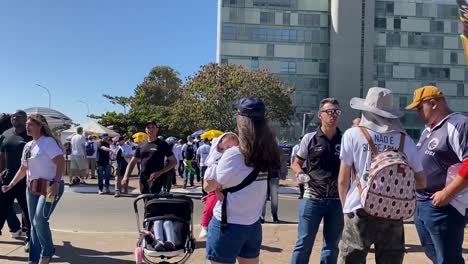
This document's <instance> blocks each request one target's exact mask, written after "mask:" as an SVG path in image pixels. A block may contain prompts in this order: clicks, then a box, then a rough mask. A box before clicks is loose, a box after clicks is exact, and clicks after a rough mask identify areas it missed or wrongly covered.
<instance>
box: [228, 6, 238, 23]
mask: <svg viewBox="0 0 468 264" xmlns="http://www.w3.org/2000/svg"><path fill="white" fill-rule="evenodd" d="M237 11H238V9H237V8H230V9H229V22H238V20H239V19H238V18H239V16H238V15H237Z"/></svg>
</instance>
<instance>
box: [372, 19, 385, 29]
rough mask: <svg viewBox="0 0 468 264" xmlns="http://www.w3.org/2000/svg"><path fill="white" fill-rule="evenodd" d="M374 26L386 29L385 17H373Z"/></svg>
mask: <svg viewBox="0 0 468 264" xmlns="http://www.w3.org/2000/svg"><path fill="white" fill-rule="evenodd" d="M375 28H379V29H386V28H387V19H386V18H382V17H376V18H375Z"/></svg>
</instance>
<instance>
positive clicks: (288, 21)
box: [283, 13, 291, 25]
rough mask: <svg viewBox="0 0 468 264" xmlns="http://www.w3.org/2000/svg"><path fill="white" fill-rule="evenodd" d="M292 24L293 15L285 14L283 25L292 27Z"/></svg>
mask: <svg viewBox="0 0 468 264" xmlns="http://www.w3.org/2000/svg"><path fill="white" fill-rule="evenodd" d="M290 24H291V14H290V13H283V25H290Z"/></svg>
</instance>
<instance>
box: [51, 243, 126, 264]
mask: <svg viewBox="0 0 468 264" xmlns="http://www.w3.org/2000/svg"><path fill="white" fill-rule="evenodd" d="M115 246H116V248H118V243H116V245H115ZM55 249H56V255H57V256H58V257H59V258H58V259H56V258H54V261H55V262H60V261H63V262H69V263H86V264H102V263H113V264H131V263H135V261H130V260H122V259H116V258H115V257H120V256H128V255H132V254H133V252H128V251H111V252H102V251H99V249H86V248H78V247H75V246H73V245H72V243H71V242H70V241H63V245H61V246H60V245H57V246H55Z"/></svg>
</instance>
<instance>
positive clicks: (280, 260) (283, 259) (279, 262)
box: [0, 224, 468, 264]
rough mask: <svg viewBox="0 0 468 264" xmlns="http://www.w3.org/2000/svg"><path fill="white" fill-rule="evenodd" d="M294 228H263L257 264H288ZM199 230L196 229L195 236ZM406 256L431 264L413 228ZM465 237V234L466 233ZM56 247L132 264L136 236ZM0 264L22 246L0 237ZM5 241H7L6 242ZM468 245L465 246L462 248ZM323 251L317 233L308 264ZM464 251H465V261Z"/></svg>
mask: <svg viewBox="0 0 468 264" xmlns="http://www.w3.org/2000/svg"><path fill="white" fill-rule="evenodd" d="M296 228H297V227H296V225H290V224H278V225H274V224H266V225H264V226H263V246H262V249H261V255H260V260H261V261H260V263H264V264H285V263H289V260H290V257H291V253H292V250H293V247H294V244H295V240H296V234H297V230H296ZM198 232H199V228H198V226H197V227H195V233H194V234H198ZM405 233H406V245H407V252H408V253H407V254H406V256H405V261H404V263H418V264H423V263H430V262H429V260H428V259H427V258H426V257H425V256H424V253H423V252H422V248H421V246H420V244H419V241H418V239H417V234H416V231H415V228H414V225H413V224H407V225H405ZM465 235H466V233H465ZM53 237H54V241H55V245H56V250H57V252H56V257H55V258H54V259H53V261H52V263H71V264H82V263H83V264H107V263H109V264H111V263H112V264H131V263H135V261H134V256H133V251H134V248H135V242H136V232H135V231H134V230H129V231H128V232H125V233H103V232H67V231H55V230H54V231H53ZM0 238H1V240H0V263H5V264H7V263H8V264H19V263H25V262H27V254H26V253H24V251H23V246H22V243H21V242H19V241H17V240H12V239H11V238H7V236H2V237H0ZM5 239H6V241H5ZM467 246H468V243H467V242H465V243H464V248H466V247H467ZM196 247H197V249H196V250H195V252H194V254H193V255H192V257H191V258H190V259H189V261H188V262H187V263H194V264H201V263H209V262H208V261H206V260H205V258H204V255H205V241H197V243H196ZM321 247H322V231H321V230H319V232H318V234H317V238H316V241H315V246H314V248H313V251H312V256H311V258H310V263H319V261H320V250H321ZM467 254H468V251H467V250H464V256H465V258H466V256H467ZM367 260H368V262H367V263H375V261H374V255H373V253H370V254H369V256H368V258H367Z"/></svg>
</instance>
